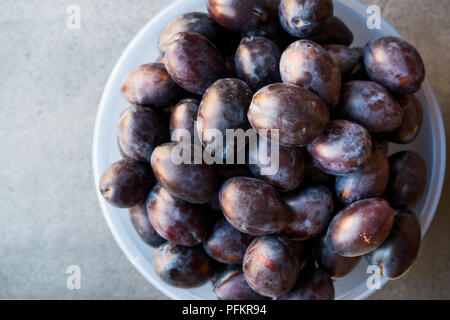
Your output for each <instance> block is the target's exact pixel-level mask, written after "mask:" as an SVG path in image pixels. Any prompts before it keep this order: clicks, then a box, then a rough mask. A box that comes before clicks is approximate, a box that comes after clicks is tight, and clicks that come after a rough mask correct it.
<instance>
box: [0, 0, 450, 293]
mask: <svg viewBox="0 0 450 320" xmlns="http://www.w3.org/2000/svg"><path fill="white" fill-rule="evenodd" d="M169 2H170V1H155V0H126V1H125V0H96V1H92V0H73V1H71V2H70V3H71V4H76V5H79V6H80V8H81V10H82V11H81V18H82V20H81V30H78V31H73V30H69V29H68V28H67V27H66V20H67V17H68V15H67V13H66V10H67V7H68V2H67V1H63V0H45V1H41V0H28V1H15V0H2V1H1V2H0V25H1V27H2V28H1V29H0V39H1V42H0V73H1V85H0V98H1V113H2V114H3V117H2V121H1V122H0V136H1V154H2V156H1V157H0V168H1V169H0V182H1V184H0V298H31V299H34V298H41V299H55V298H60V299H164V298H165V297H164V296H163V295H162V294H161V293H159V292H158V291H157V290H156V289H154V288H153V287H152V286H151V285H150V284H149V283H147V282H146V280H145V279H144V278H143V277H142V276H141V275H140V274H139V273H138V271H137V270H135V269H134V267H133V266H132V265H131V263H130V262H128V260H127V259H126V258H125V256H124V255H123V253H122V252H121V250H120V249H119V247H118V246H117V244H116V243H115V241H114V239H113V237H112V235H111V233H110V232H109V230H108V228H107V226H106V223H105V221H104V219H103V216H102V214H101V211H100V208H99V205H98V203H97V199H96V196H95V192H94V184H93V178H92V172H91V141H92V133H93V127H94V120H95V114H96V110H97V104H98V101H99V99H100V96H101V93H102V89H103V86H104V84H105V82H106V80H107V78H108V76H109V74H110V72H111V70H112V68H113V66H114V64H115V62H116V60H117V59H118V58H119V56H120V54H121V52H122V50H123V49H124V48H125V47H126V45H127V44H128V42H129V41H130V40H131V38H132V37H133V36H134V34H135V33H136V32H137V31H138V30H139V29H140V28H141V27H142V26H143V25H144V24H145V23H146V22H147V21H148V20H149V19H150V18H151V17H152V16H153V15H155V14H156V12H158V10H160V9H161V8H162V7H163V6H165V5H166V4H167V3H169ZM364 2H365V3H367V4H378V5H380V6H381V7H382V9H383V16H384V17H385V18H387V19H388V20H389V21H390V22H391V23H392V24H393V25H394V26H395V27H396V28H397V29H398V30H399V31H400V33H402V34H403V35H404V36H405V37H406V38H407V39H408V40H409V41H410V42H412V43H414V44H415V45H416V46H417V48H418V49H419V51H420V52H421V53H422V55H423V57H424V60H425V63H426V67H427V71H428V75H429V77H430V78H431V81H432V83H433V84H434V88H435V89H436V92H437V95H438V98H439V100H440V103H441V106H442V110H443V113H444V118H445V121H446V123H448V121H449V116H450V109H449V108H450V107H449V104H450V90H449V89H448V84H449V83H450V73H449V67H448V66H449V65H450V54H449V52H450V25H449V24H450V19H449V18H448V17H449V16H450V7H449V2H448V0H433V1H428V0H427V1H425V0H364ZM449 137H450V135H449ZM449 211H450V192H449V191H448V189H447V185H446V187H445V190H444V193H443V197H442V201H441V204H440V206H439V210H438V213H437V215H436V218H435V220H434V222H433V224H432V226H431V229H430V231H429V232H428V234H427V236H426V238H425V241H424V243H423V246H422V250H421V253H420V256H419V259H418V261H417V263H416V265H415V267H414V269H413V270H412V271H411V272H410V273H409V274H408V276H407V277H406V278H404V279H402V280H399V281H396V282H392V283H389V284H388V285H387V286H386V287H385V288H383V290H381V291H379V292H377V293H376V294H375V295H374V296H373V298H375V299H449V298H450V280H449V275H450V274H449V269H450V250H449V243H450V232H449V226H450V216H449V214H448V212H449ZM69 265H79V266H80V267H81V272H82V278H81V289H80V290H68V289H67V288H66V279H67V274H66V273H65V272H66V269H67V267H68V266H69Z"/></svg>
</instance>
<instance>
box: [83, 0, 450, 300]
mask: <svg viewBox="0 0 450 320" xmlns="http://www.w3.org/2000/svg"><path fill="white" fill-rule="evenodd" d="M205 3H206V0H189V1H185V0H179V1H176V2H174V3H172V4H171V5H170V6H168V7H167V8H166V9H164V10H163V11H161V12H160V13H159V14H158V15H156V16H155V17H154V18H153V19H152V20H150V21H149V22H148V23H147V25H145V26H144V27H143V28H142V30H141V31H140V32H139V33H138V34H137V35H136V36H135V37H134V39H133V41H131V43H130V44H129V45H128V47H127V48H126V50H125V52H124V53H123V54H122V56H121V57H120V59H119V61H118V62H117V64H116V66H115V68H114V70H113V72H112V74H111V76H110V78H109V80H108V83H107V84H106V87H105V90H104V92H103V96H102V99H101V102H100V106H99V109H98V113H97V120H96V125H95V133H94V141H93V150H92V153H93V168H94V178H95V187H96V189H97V196H98V199H99V201H100V205H101V208H102V211H103V214H104V216H105V219H106V221H107V223H108V226H109V228H110V229H111V232H112V234H113V235H114V238H115V239H116V241H117V243H118V244H119V246H120V248H121V249H122V250H123V252H124V253H125V255H126V256H127V257H128V259H129V260H130V261H131V262H132V263H133V264H134V266H135V267H136V268H137V269H138V270H139V271H140V272H141V273H142V275H143V276H144V277H145V278H146V279H147V280H148V281H150V282H151V283H152V284H153V285H154V286H155V287H157V288H158V289H159V290H161V291H162V292H163V293H164V294H165V295H167V296H168V297H170V298H172V299H202V300H205V299H215V296H214V293H213V291H212V286H211V284H209V283H208V284H206V285H204V286H203V287H200V288H196V289H191V290H183V289H177V288H174V287H171V286H169V285H166V284H165V283H163V282H162V281H161V280H160V279H159V278H158V277H157V275H156V274H155V273H154V271H153V268H152V258H153V254H154V251H155V249H152V248H150V247H149V246H148V245H146V244H145V243H144V242H143V241H142V240H141V239H140V238H139V236H138V235H137V233H136V231H135V230H134V228H133V226H132V224H131V222H130V219H129V217H128V214H127V210H121V209H117V208H114V207H112V206H110V205H109V204H108V203H107V202H106V201H105V200H104V199H103V197H102V196H101V194H100V192H98V183H99V179H100V177H101V175H102V173H103V172H104V170H106V168H107V167H108V166H109V165H110V164H111V163H113V162H115V161H117V160H119V159H120V158H121V157H120V154H119V150H118V147H117V144H116V141H117V140H116V137H117V126H118V121H119V115H120V113H121V112H122V111H123V110H124V109H125V108H127V107H128V106H129V103H128V102H127V101H125V99H123V98H122V97H121V95H120V85H121V82H122V79H124V77H125V75H126V74H127V73H128V72H130V71H131V70H133V69H134V68H136V67H138V66H139V65H141V64H144V63H148V62H153V61H155V60H156V59H157V57H158V56H159V52H158V49H157V41H158V38H159V34H160V33H161V31H162V30H163V28H164V27H165V26H166V25H167V24H168V23H169V22H170V21H171V20H172V19H174V18H176V17H178V16H180V15H181V14H184V13H187V12H192V11H206V5H205ZM366 10H367V7H366V6H365V5H363V4H361V3H360V2H358V1H357V0H339V1H335V14H336V15H337V16H338V17H340V18H341V19H342V20H344V21H345V22H346V24H347V25H348V26H349V27H350V28H351V29H352V31H353V33H354V35H355V41H354V43H353V46H363V45H364V44H365V43H366V42H367V41H368V40H370V39H372V38H374V37H376V36H379V35H383V34H384V35H394V36H397V37H400V35H399V33H398V32H397V31H396V30H395V29H394V28H393V27H392V26H391V25H390V24H389V23H387V22H386V21H385V20H383V19H382V29H381V30H369V29H368V28H366V19H367V13H366ZM417 96H418V98H419V99H420V101H421V102H422V104H423V105H424V108H425V110H424V123H423V127H422V130H421V133H420V136H419V137H418V138H417V140H416V141H414V143H412V144H410V145H406V146H397V145H393V144H391V146H390V152H391V153H393V152H396V151H399V150H405V149H407V150H414V151H416V152H418V153H420V154H421V155H422V156H423V157H424V159H425V160H426V163H427V165H428V180H427V185H426V189H425V190H426V192H425V194H424V195H423V197H422V199H421V201H420V202H419V203H418V204H417V206H416V207H415V208H414V211H415V212H416V213H417V215H418V216H419V218H420V223H421V226H422V236H424V235H425V232H426V231H427V229H428V227H429V225H430V223H431V220H432V219H433V216H434V213H435V211H436V207H437V205H438V202H439V198H440V195H441V191H442V186H443V182H444V176H445V163H446V142H445V129H444V124H443V120H442V115H441V111H440V108H439V104H438V101H437V99H436V96H435V94H434V91H433V89H432V87H431V85H430V82H429V80H428V79H426V80H425V82H424V83H423V86H422V90H421V91H420V92H419V93H418V94H417ZM366 268H367V264H366V261H365V259H362V261H361V263H360V265H359V266H358V267H357V268H356V270H354V271H353V272H352V274H350V275H349V276H348V277H346V278H345V279H343V280H340V281H337V282H335V287H336V298H337V299H364V298H366V297H368V296H369V295H370V294H372V293H373V290H369V289H368V288H367V286H366V280H367V278H368V275H367V274H366ZM384 283H386V280H384V281H383V284H384Z"/></svg>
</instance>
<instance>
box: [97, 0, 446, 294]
mask: <svg viewBox="0 0 450 320" xmlns="http://www.w3.org/2000/svg"><path fill="white" fill-rule="evenodd" d="M333 1H335V2H339V3H341V4H342V5H344V6H346V7H348V8H349V9H352V10H353V11H355V12H356V13H358V14H360V15H363V16H364V15H365V13H366V12H367V11H366V10H367V8H368V6H366V5H365V4H363V3H361V2H359V1H358V0H333ZM183 3H185V0H176V1H174V2H173V3H171V4H170V5H168V6H166V7H165V8H163V9H162V10H161V11H159V12H158V13H157V14H156V15H155V16H154V17H153V18H151V19H150V20H149V21H148V22H147V23H146V24H145V25H144V26H143V27H142V28H141V29H140V30H139V32H138V33H137V34H136V35H135V36H134V37H133V39H132V40H131V42H130V43H129V44H128V45H127V47H126V49H125V50H124V51H123V53H122V54H121V56H120V58H119V59H118V60H117V62H116V64H115V66H114V68H113V71H112V72H111V74H110V76H109V78H108V81H107V83H106V85H105V87H104V90H103V93H102V97H101V100H100V103H99V107H98V110H97V113H96V120H95V129H94V135H93V140H92V141H93V142H92V167H93V173H94V183H95V189H96V194H97V198H98V200H99V203H100V207H101V209H102V213H103V216H104V218H105V220H106V222H107V225H108V227H109V229H110V231H111V233H112V234H113V237H114V239H115V241H116V242H117V244H118V245H119V247H120V248H121V250H122V251H123V253H124V254H125V256H126V257H127V259H128V260H129V261H130V262H131V263H132V264H133V265H134V266H135V267H136V269H138V271H139V272H140V273H141V274H142V275H143V276H144V278H145V279H146V280H147V281H149V282H150V283H151V284H152V285H153V286H155V287H156V288H157V289H158V290H159V291H161V292H162V293H163V294H165V295H166V296H167V297H169V298H171V299H182V297H180V296H179V295H178V294H176V293H175V292H173V291H171V290H170V289H168V288H166V287H165V286H163V285H162V283H161V282H160V281H158V280H157V279H154V278H153V277H151V276H149V274H148V273H147V272H146V270H145V268H144V266H143V265H142V263H139V259H140V258H144V257H143V255H142V253H141V252H140V250H139V249H138V248H137V247H136V245H135V244H134V243H133V242H132V241H131V239H129V238H128V239H127V238H126V237H122V236H120V235H119V233H118V230H117V229H116V226H115V224H114V222H113V221H112V219H111V215H110V213H109V211H108V207H107V203H106V201H105V200H104V199H103V197H102V196H101V194H100V192H99V190H98V183H99V180H100V177H101V172H100V170H99V166H98V163H99V161H98V159H99V149H100V148H99V145H100V140H101V139H100V136H101V133H100V128H101V122H102V121H101V119H102V117H101V115H102V114H103V113H104V112H105V110H106V108H107V100H108V97H109V96H110V95H111V93H112V87H113V83H114V81H115V79H116V78H117V76H118V74H119V72H120V69H121V66H122V65H123V64H124V61H125V60H126V59H127V57H128V56H129V54H130V52H131V51H132V50H133V49H134V47H135V46H136V45H137V43H138V42H139V41H141V39H142V38H143V37H144V36H145V35H146V34H147V33H148V32H149V30H150V29H151V28H152V27H153V26H154V25H156V24H158V22H159V20H161V19H163V18H164V16H165V15H166V14H168V13H170V11H172V10H174V9H175V8H176V7H178V6H180V5H182V4H183ZM381 23H382V26H383V30H384V32H385V33H386V34H388V35H393V36H396V37H399V38H402V39H403V37H402V36H401V34H400V33H398V32H397V30H396V29H395V28H394V27H393V26H392V25H391V24H390V23H389V22H387V21H386V20H385V19H384V18H383V17H381ZM421 89H422V91H423V93H424V95H425V98H426V100H427V102H428V105H429V107H430V108H429V111H430V117H431V122H432V123H434V124H437V128H435V130H432V133H433V140H434V141H435V142H439V144H438V145H436V146H435V150H436V158H438V160H437V162H438V163H440V166H439V167H438V168H435V167H434V166H433V170H438V174H437V176H436V177H437V181H434V183H433V184H432V185H430V188H433V189H434V191H435V192H434V193H433V194H434V196H433V198H432V200H431V201H430V202H426V206H425V207H426V208H427V209H428V211H429V212H432V214H429V215H428V216H427V219H426V220H425V221H424V222H423V223H422V238H423V237H424V236H425V234H426V232H427V231H428V229H429V227H430V224H431V222H432V220H433V218H434V215H435V213H436V210H437V207H438V205H439V201H440V197H441V194H442V189H443V185H444V179H445V170H446V137H445V126H444V121H443V117H442V112H441V109H440V106H439V102H438V100H437V97H436V94H435V92H434V89H433V87H432V85H431V82H430V80H429V78H428V77H426V78H425V81H424V82H423V84H422V87H421ZM434 132H438V133H439V136H437V137H436V136H435V135H434ZM435 160H436V159H435ZM432 176H435V174H432ZM430 194H431V193H430ZM144 259H145V258H144ZM387 282H388V280H387V279H386V278H384V279H383V280H382V284H381V285H382V286H383V285H384V284H386V283H387ZM375 291H376V289H367V287H366V286H365V285H364V284H361V285H359V286H355V287H354V288H353V289H352V291H351V292H350V293H349V294H347V295H346V296H345V297H344V299H366V298H367V297H369V296H370V295H371V294H373V293H374V292H375Z"/></svg>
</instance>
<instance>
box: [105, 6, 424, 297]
mask: <svg viewBox="0 0 450 320" xmlns="http://www.w3.org/2000/svg"><path fill="white" fill-rule="evenodd" d="M207 8H208V12H209V14H206V13H199V12H193V13H187V14H185V15H183V16H181V17H179V18H177V19H175V20H173V21H172V22H171V23H170V24H169V25H168V26H167V27H166V28H165V29H164V31H163V32H162V34H161V36H160V38H159V44H158V47H159V50H160V52H161V56H160V58H159V59H158V62H155V63H149V64H146V65H143V66H141V67H139V68H137V69H136V70H134V71H132V72H131V73H129V74H128V76H127V77H126V78H125V79H124V82H123V85H122V95H123V97H124V98H125V99H127V100H128V101H129V102H130V103H131V104H132V105H131V107H129V108H128V109H126V110H125V111H123V113H122V115H121V117H120V123H119V132H118V146H119V149H120V152H121V154H122V155H123V160H120V161H119V162H116V163H114V164H113V165H112V166H110V167H109V168H108V169H107V170H106V172H105V173H104V175H103V177H102V178H101V181H100V191H101V193H102V195H103V196H104V198H105V199H106V200H107V201H108V202H109V203H110V204H112V205H114V206H116V207H120V208H129V212H130V217H131V221H132V223H133V225H134V227H135V228H136V231H137V233H138V234H139V235H140V237H141V238H142V240H143V241H145V242H146V243H147V244H148V245H150V246H153V247H158V249H157V251H156V254H155V255H154V260H153V265H154V269H155V272H156V274H157V275H158V276H159V277H160V278H161V279H162V280H163V281H164V282H166V283H168V284H170V285H173V286H175V287H181V288H192V287H197V286H200V285H202V284H204V283H205V282H206V281H208V280H212V281H213V284H214V292H215V294H216V295H217V297H218V298H219V299H269V298H276V299H300V300H302V299H334V286H333V281H334V280H336V279H340V278H343V277H345V276H346V275H348V274H349V273H350V272H351V271H352V270H353V269H354V268H355V266H356V265H357V264H358V263H359V261H360V258H361V257H363V256H365V258H366V259H367V261H368V263H369V264H370V265H377V266H379V268H380V273H381V274H382V275H383V276H385V277H387V278H389V279H396V278H399V277H401V276H403V275H404V274H405V273H406V272H407V271H408V270H409V268H410V266H411V265H412V264H413V262H414V260H415V259H416V256H417V254H418V250H419V246H420V241H421V240H420V239H421V230H420V225H419V222H418V220H417V217H416V215H415V214H414V213H413V212H412V211H411V209H412V208H413V207H414V205H415V204H416V203H417V202H418V201H419V200H420V198H421V195H422V193H423V191H424V188H425V185H426V176H427V168H426V165H425V162H424V160H423V159H422V157H421V156H420V155H418V154H417V153H415V152H412V151H402V152H399V153H396V154H393V155H391V156H389V157H388V146H389V143H396V144H408V143H410V142H411V141H413V140H414V139H415V138H416V137H417V135H418V133H419V131H420V128H421V124H422V106H421V104H420V102H419V101H418V100H417V99H416V98H415V96H414V93H415V92H417V91H418V90H419V89H420V86H421V83H422V82H423V80H424V76H425V75H424V74H425V71H424V64H423V61H422V59H421V57H420V55H419V53H418V52H417V51H416V49H415V48H414V47H412V46H411V45H410V44H409V43H407V42H406V41H404V40H401V39H398V38H394V37H381V38H377V39H374V40H372V41H370V42H369V43H368V44H367V45H366V46H365V47H364V48H352V47H350V45H351V43H352V41H353V34H352V32H351V31H350V30H349V28H348V27H347V26H346V25H345V23H344V22H343V21H341V20H340V19H339V18H338V17H336V16H334V14H333V3H332V1H331V0H207ZM195 123H197V125H195ZM199 124H201V125H199ZM177 129H185V130H187V131H188V132H189V133H190V134H191V136H192V137H195V136H196V135H197V136H199V137H201V143H200V145H198V144H195V143H194V140H192V141H188V142H187V143H189V144H190V148H191V151H192V152H193V154H194V153H195V152H196V151H199V150H198V149H199V148H200V149H201V150H200V151H205V150H206V151H207V152H209V153H211V154H215V155H217V154H219V156H220V152H221V150H222V152H223V154H222V155H223V156H224V157H225V155H226V153H227V150H230V149H228V148H233V146H228V145H227V146H225V148H224V149H220V148H218V143H217V141H216V140H215V139H214V138H213V137H211V136H209V135H208V133H207V131H208V130H209V129H215V130H218V131H219V132H222V133H225V131H226V130H227V129H243V130H247V129H254V130H255V131H257V132H260V131H259V130H260V129H278V130H279V144H280V152H279V153H280V159H279V170H278V171H277V172H276V173H274V174H272V175H263V174H262V173H261V170H262V169H263V167H264V166H265V165H266V164H264V163H260V162H258V161H256V163H251V164H250V163H247V164H241V165H239V164H234V165H233V164H216V163H215V164H207V163H205V162H204V161H200V162H198V161H197V163H194V162H193V163H192V164H185V163H181V164H175V163H174V162H173V161H172V159H171V153H172V152H174V150H176V148H177V146H178V144H179V143H181V142H183V143H186V141H184V138H183V136H182V135H179V134H178V133H179V132H180V131H179V130H177ZM261 138H262V139H266V141H267V142H269V143H270V140H271V137H270V136H265V137H261ZM259 152H260V150H259V147H258V146H256V147H253V148H250V149H249V150H248V153H249V158H250V157H253V158H255V157H256V158H258V153H259ZM247 160H248V159H247Z"/></svg>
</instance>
